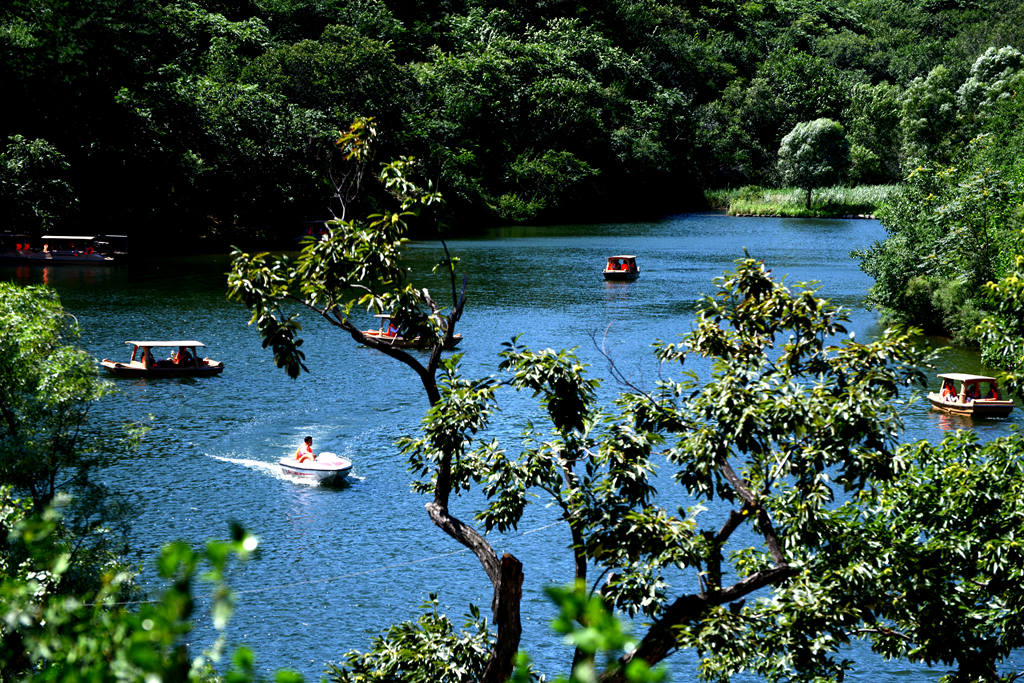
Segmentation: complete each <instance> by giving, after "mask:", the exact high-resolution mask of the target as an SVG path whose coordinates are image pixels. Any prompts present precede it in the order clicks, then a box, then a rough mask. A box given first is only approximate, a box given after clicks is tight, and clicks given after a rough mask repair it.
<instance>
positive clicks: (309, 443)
mask: <svg viewBox="0 0 1024 683" xmlns="http://www.w3.org/2000/svg"><path fill="white" fill-rule="evenodd" d="M295 459H296V460H298V461H299V462H307V461H309V460H314V461H315V460H316V453H314V452H313V437H311V436H307V437H306V438H305V439H303V440H302V445H301V446H299V448H298V450H296V451H295Z"/></svg>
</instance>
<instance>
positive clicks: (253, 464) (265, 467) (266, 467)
mask: <svg viewBox="0 0 1024 683" xmlns="http://www.w3.org/2000/svg"><path fill="white" fill-rule="evenodd" d="M208 455H209V454H208ZM210 457H211V458H213V459H214V460H220V461H221V462H229V463H231V464H232V465H241V466H242V467H248V468H249V469H251V470H256V471H258V472H263V473H264V474H269V475H270V476H272V477H274V478H275V479H281V480H282V481H290V482H292V483H295V484H304V485H306V486H311V487H317V486H319V485H320V482H318V481H316V480H315V479H311V478H310V477H300V476H293V475H290V474H285V473H284V471H282V470H281V465H280V464H278V462H277V461H276V460H275V461H274V462H267V461H265V460H253V459H251V458H228V457H226V456H223V455H210ZM348 479H351V480H355V481H363V479H364V478H363V477H359V476H354V475H349V476H348Z"/></svg>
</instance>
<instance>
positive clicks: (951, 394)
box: [942, 379, 956, 401]
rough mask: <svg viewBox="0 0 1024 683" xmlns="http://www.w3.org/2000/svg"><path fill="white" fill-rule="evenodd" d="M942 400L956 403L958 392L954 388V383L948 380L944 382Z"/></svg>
mask: <svg viewBox="0 0 1024 683" xmlns="http://www.w3.org/2000/svg"><path fill="white" fill-rule="evenodd" d="M942 400H943V401H955V400H956V390H955V389H954V388H953V383H952V382H950V381H949V380H948V379H947V380H944V381H943V382H942Z"/></svg>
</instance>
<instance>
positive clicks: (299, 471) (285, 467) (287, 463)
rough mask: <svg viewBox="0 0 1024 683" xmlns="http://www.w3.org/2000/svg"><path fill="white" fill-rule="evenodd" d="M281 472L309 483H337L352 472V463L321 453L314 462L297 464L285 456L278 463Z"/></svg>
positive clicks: (337, 456)
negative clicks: (307, 480) (306, 480)
mask: <svg viewBox="0 0 1024 683" xmlns="http://www.w3.org/2000/svg"><path fill="white" fill-rule="evenodd" d="M278 464H280V465H281V471H282V472H284V473H285V474H287V475H289V476H292V477H302V478H303V479H309V480H310V481H318V482H339V481H342V480H343V479H344V478H345V477H347V476H348V473H349V472H350V471H351V470H352V461H351V460H349V459H348V458H342V457H341V456H339V455H335V454H334V453H330V452H327V451H325V452H323V453H321V454H320V455H318V456H316V459H315V460H306V461H305V462H299V461H298V460H296V459H295V458H293V457H290V456H286V457H284V458H281V459H280V460H279V461H278Z"/></svg>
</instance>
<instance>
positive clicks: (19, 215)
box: [0, 135, 78, 235]
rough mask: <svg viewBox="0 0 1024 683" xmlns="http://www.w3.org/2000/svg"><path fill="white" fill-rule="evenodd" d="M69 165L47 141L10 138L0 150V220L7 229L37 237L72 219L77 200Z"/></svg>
mask: <svg viewBox="0 0 1024 683" xmlns="http://www.w3.org/2000/svg"><path fill="white" fill-rule="evenodd" d="M68 168H69V166H68V162H67V160H66V159H65V158H64V155H63V154H61V153H60V151H59V150H57V148H55V147H54V146H53V145H51V144H50V143H49V142H47V141H46V140H27V139H25V138H24V137H23V136H21V135H12V136H11V137H10V138H8V140H7V144H6V146H5V147H4V148H3V149H2V150H0V216H2V220H3V222H4V224H5V225H6V226H8V227H9V228H13V229H15V230H23V231H26V232H31V233H33V234H34V235H40V234H42V233H44V232H47V231H48V230H50V228H52V227H54V226H55V225H57V224H58V223H59V222H60V221H61V219H63V218H66V217H67V216H69V215H71V213H72V212H73V210H74V206H75V204H76V203H77V201H78V199H77V197H75V193H74V190H73V189H72V187H71V185H70V183H69V181H68V176H69V173H68Z"/></svg>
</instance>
